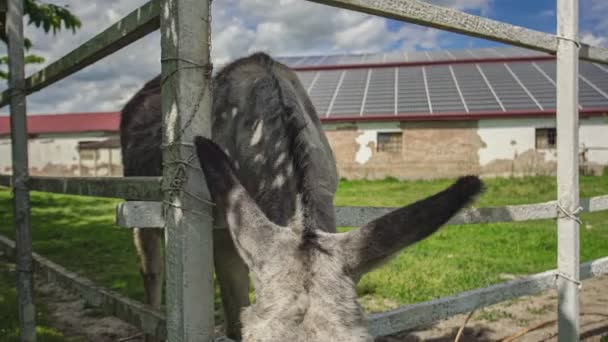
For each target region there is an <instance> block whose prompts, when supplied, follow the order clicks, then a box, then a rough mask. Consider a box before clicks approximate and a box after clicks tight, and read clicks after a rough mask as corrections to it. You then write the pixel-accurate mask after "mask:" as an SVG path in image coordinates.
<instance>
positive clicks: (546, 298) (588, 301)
mask: <svg viewBox="0 0 608 342" xmlns="http://www.w3.org/2000/svg"><path fill="white" fill-rule="evenodd" d="M37 290H38V291H39V296H41V297H42V298H43V300H44V301H45V302H46V303H47V305H48V307H49V311H50V312H51V319H52V321H53V323H54V325H55V326H56V328H57V329H59V330H61V331H63V332H64V334H66V336H71V337H80V338H83V339H84V340H85V341H91V342H110V341H111V342H118V341H121V342H126V341H140V340H141V338H139V333H138V331H137V329H136V328H134V327H133V326H131V325H129V324H126V323H124V322H122V321H120V320H119V319H116V318H112V317H107V316H104V315H103V314H101V313H100V312H99V311H97V310H95V309H93V308H90V307H87V306H86V305H85V303H84V301H83V300H82V299H80V298H79V297H77V296H76V295H74V294H72V293H68V292H66V291H64V290H63V289H60V288H58V287H56V286H54V285H52V284H40V283H39V284H38V285H37ZM581 291H582V292H581V294H582V295H581V312H582V314H583V315H582V317H581V328H582V338H581V340H583V341H599V342H606V341H608V276H604V277H599V278H595V279H591V280H587V281H585V282H583V287H582V290H581ZM556 305H557V296H556V291H555V290H550V291H546V292H544V293H542V294H539V295H536V296H529V297H522V298H519V299H516V300H512V301H509V302H505V303H500V304H496V305H493V306H490V307H487V308H484V309H480V310H478V311H476V312H475V313H474V314H473V316H472V317H471V318H470V319H469V321H468V322H467V324H466V327H465V329H464V332H463V335H462V337H461V338H460V341H503V340H504V339H505V338H507V337H509V336H511V335H513V334H516V333H517V332H521V331H522V330H524V329H526V328H528V327H532V326H534V325H537V324H539V323H543V322H548V321H551V320H554V319H555V318H556ZM466 317H467V314H463V315H458V316H454V317H452V318H450V319H448V320H444V321H441V322H438V323H436V324H434V325H433V326H431V327H428V328H426V329H422V330H417V331H413V332H408V333H403V334H399V335H397V336H389V337H383V338H378V339H377V340H376V341H377V342H413V341H432V342H443V341H454V338H455V336H456V334H457V331H458V329H459V328H460V327H461V326H462V324H463V322H464V321H465V319H466ZM556 332H557V326H556V324H555V323H554V322H549V323H547V324H546V325H545V326H543V327H541V328H539V329H535V330H533V331H530V332H528V333H526V334H525V335H523V336H521V337H520V338H517V339H514V340H513V341H557V338H556V336H555V335H556Z"/></svg>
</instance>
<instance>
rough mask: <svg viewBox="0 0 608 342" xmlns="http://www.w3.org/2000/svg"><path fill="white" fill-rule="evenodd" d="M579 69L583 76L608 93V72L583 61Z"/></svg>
mask: <svg viewBox="0 0 608 342" xmlns="http://www.w3.org/2000/svg"><path fill="white" fill-rule="evenodd" d="M579 70H580V73H581V75H582V76H584V77H585V78H586V79H587V80H589V81H591V82H592V83H593V84H594V85H595V86H596V87H598V88H599V89H601V90H602V91H603V92H604V93H608V72H606V71H605V70H603V69H602V68H600V67H598V66H597V65H594V64H592V63H589V62H584V61H581V62H580V64H579Z"/></svg>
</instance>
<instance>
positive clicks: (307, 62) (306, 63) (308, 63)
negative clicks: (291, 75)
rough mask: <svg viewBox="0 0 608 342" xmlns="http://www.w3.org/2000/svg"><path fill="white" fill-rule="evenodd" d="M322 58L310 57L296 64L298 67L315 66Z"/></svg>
mask: <svg viewBox="0 0 608 342" xmlns="http://www.w3.org/2000/svg"><path fill="white" fill-rule="evenodd" d="M323 58H324V57H323V56H310V57H306V58H305V59H304V60H302V61H300V63H299V64H298V66H312V65H317V64H318V63H319V61H321V60H322V59H323Z"/></svg>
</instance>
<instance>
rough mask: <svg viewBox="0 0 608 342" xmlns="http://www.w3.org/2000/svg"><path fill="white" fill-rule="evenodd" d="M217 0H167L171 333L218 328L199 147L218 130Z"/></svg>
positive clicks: (199, 335) (191, 334)
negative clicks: (214, 90)
mask: <svg viewBox="0 0 608 342" xmlns="http://www.w3.org/2000/svg"><path fill="white" fill-rule="evenodd" d="M210 6H211V1H210V0H163V1H162V6H161V28H160V29H161V49H162V57H161V62H162V88H161V92H162V112H163V164H164V165H163V183H162V187H163V191H164V194H165V196H164V205H163V208H164V216H165V224H166V227H165V232H166V233H165V234H166V235H165V236H166V250H165V252H166V257H165V260H166V267H167V272H166V280H167V287H166V294H167V295H166V298H167V339H168V341H170V342H186V341H188V342H195V341H196V342H208V341H212V339H213V334H214V316H213V314H214V298H213V296H214V291H213V249H212V248H213V246H212V224H213V221H212V206H211V204H210V203H211V202H210V200H209V199H210V195H209V191H208V189H207V186H206V183H205V180H204V176H203V173H202V171H201V170H200V166H199V163H198V159H197V157H196V151H195V149H194V146H193V139H194V136H195V135H203V136H206V137H210V135H211V69H212V68H211V62H210V44H211V40H210V32H211V27H210V18H211V8H210Z"/></svg>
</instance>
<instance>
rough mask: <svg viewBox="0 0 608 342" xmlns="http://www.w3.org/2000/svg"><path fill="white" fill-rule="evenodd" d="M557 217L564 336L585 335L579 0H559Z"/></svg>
mask: <svg viewBox="0 0 608 342" xmlns="http://www.w3.org/2000/svg"><path fill="white" fill-rule="evenodd" d="M557 6H558V8H557V35H558V37H559V38H560V39H559V44H558V49H557V156H558V161H557V200H558V205H559V210H560V216H559V217H558V221H557V230H558V231H557V235H558V245H557V267H558V291H559V299H558V301H559V304H558V333H559V341H568V342H572V341H578V340H579V325H580V324H579V298H578V296H579V294H578V285H579V284H580V282H579V263H580V261H579V248H580V246H579V221H578V207H579V186H578V181H579V174H578V135H579V127H578V82H579V81H578V46H579V45H578V0H558V2H557Z"/></svg>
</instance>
